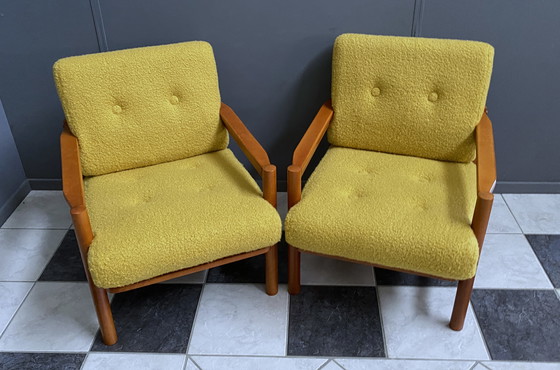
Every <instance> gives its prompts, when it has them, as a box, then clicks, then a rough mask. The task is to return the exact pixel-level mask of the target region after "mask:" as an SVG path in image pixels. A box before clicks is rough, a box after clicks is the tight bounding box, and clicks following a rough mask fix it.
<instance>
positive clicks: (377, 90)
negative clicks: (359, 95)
mask: <svg viewBox="0 0 560 370" xmlns="http://www.w3.org/2000/svg"><path fill="white" fill-rule="evenodd" d="M371 95H373V96H379V95H381V90H379V87H374V88H373V89H371Z"/></svg>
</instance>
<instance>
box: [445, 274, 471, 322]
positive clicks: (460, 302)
mask: <svg viewBox="0 0 560 370" xmlns="http://www.w3.org/2000/svg"><path fill="white" fill-rule="evenodd" d="M474 278H475V277H472V278H470V279H468V280H461V281H459V285H458V286H457V294H456V295H455V304H454V305H453V313H452V314H451V321H450V322H449V327H450V328H451V329H453V330H456V331H460V330H462V329H463V325H464V324H465V317H467V310H468V308H469V301H470V299H471V294H472V290H473V285H474Z"/></svg>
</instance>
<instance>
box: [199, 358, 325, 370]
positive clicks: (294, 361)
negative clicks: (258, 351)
mask: <svg viewBox="0 0 560 370" xmlns="http://www.w3.org/2000/svg"><path fill="white" fill-rule="evenodd" d="M192 359H193V360H194V362H196V364H197V365H198V366H199V367H200V368H201V369H202V370H223V369H243V370H261V369H266V370H284V369H293V370H316V369H318V368H319V367H321V366H322V365H323V364H324V363H325V362H326V361H327V360H326V359H318V358H288V357H283V358H282V357H223V356H219V357H218V356H192ZM193 369H194V368H193Z"/></svg>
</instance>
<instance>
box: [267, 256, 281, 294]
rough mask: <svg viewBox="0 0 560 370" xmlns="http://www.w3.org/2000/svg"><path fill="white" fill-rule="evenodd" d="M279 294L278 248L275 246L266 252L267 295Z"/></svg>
mask: <svg viewBox="0 0 560 370" xmlns="http://www.w3.org/2000/svg"><path fill="white" fill-rule="evenodd" d="M276 293H278V246H277V245H273V246H272V247H270V249H269V250H268V252H266V294H268V295H276Z"/></svg>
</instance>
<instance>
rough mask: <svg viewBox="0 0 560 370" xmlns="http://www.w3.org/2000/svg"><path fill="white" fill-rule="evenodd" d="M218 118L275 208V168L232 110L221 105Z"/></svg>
mask: <svg viewBox="0 0 560 370" xmlns="http://www.w3.org/2000/svg"><path fill="white" fill-rule="evenodd" d="M220 117H221V118H222V122H223V123H224V126H225V127H226V129H227V130H228V132H229V133H230V135H231V136H232V137H233V139H234V140H235V142H236V143H237V144H238V145H239V147H240V148H241V150H242V151H243V153H245V155H246V156H247V158H248V159H249V161H250V162H251V164H252V165H253V167H255V169H256V170H257V172H258V173H259V175H260V176H261V178H262V180H263V197H264V198H265V199H266V200H267V201H268V202H269V203H270V204H272V205H273V206H274V207H276V166H274V165H272V164H270V160H269V159H268V154H266V151H265V150H264V149H263V147H262V146H261V144H259V142H258V141H257V139H255V137H254V136H253V135H252V134H251V132H249V130H248V129H247V127H245V125H244V124H243V122H242V121H241V119H240V118H239V117H238V116H237V114H235V112H234V111H233V109H231V108H230V107H229V106H227V105H226V104H224V103H222V106H221V108H220Z"/></svg>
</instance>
